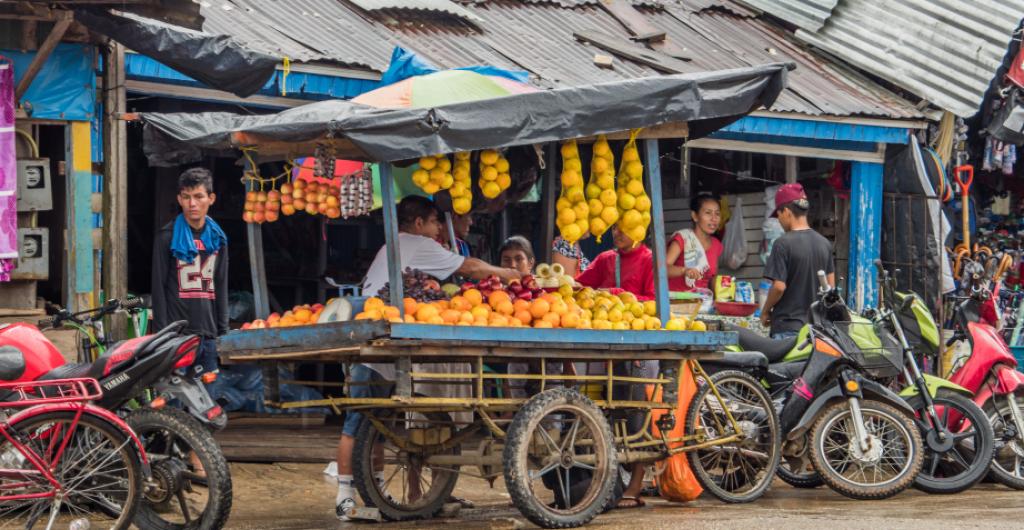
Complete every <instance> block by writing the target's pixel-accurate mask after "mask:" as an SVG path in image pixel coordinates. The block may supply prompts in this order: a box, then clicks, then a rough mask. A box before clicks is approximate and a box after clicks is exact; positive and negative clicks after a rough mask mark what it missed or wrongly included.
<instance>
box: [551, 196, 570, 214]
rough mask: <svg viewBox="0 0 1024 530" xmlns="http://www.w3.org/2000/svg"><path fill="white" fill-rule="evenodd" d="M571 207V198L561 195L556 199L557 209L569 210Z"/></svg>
mask: <svg viewBox="0 0 1024 530" xmlns="http://www.w3.org/2000/svg"><path fill="white" fill-rule="evenodd" d="M569 208H572V203H571V202H569V199H566V198H565V197H559V199H558V200H557V201H555V210H558V211H562V210H568V209H569Z"/></svg>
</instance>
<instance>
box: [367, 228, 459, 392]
mask: <svg viewBox="0 0 1024 530" xmlns="http://www.w3.org/2000/svg"><path fill="white" fill-rule="evenodd" d="M398 252H399V254H400V255H401V259H402V270H403V271H404V270H405V269H407V268H410V269H417V270H420V271H423V272H425V273H427V274H429V275H431V276H433V277H435V278H437V279H438V280H443V279H445V278H447V277H449V276H451V275H452V274H455V271H457V270H459V267H462V263H463V262H464V261H466V258H465V257H463V256H459V255H458V254H455V253H453V252H451V251H450V250H447V249H446V248H444V247H442V246H441V244H440V243H438V242H437V241H434V240H433V239H430V238H429V237H423V236H418V235H415V234H406V233H404V232H399V234H398ZM385 283H388V249H387V245H385V246H383V247H381V249H380V250H379V251H377V256H376V257H375V258H373V263H371V264H370V268H369V270H367V271H366V279H365V280H363V295H364V296H373V295H376V294H377V293H378V292H380V290H381V289H382V288H383V287H384V284H385ZM385 302H388V301H387V300H385ZM388 303H390V302H388ZM366 366H367V367H369V368H370V369H371V370H373V371H375V372H377V373H378V374H380V375H381V377H383V378H384V379H386V380H388V381H394V379H395V364H394V363H367V364H366Z"/></svg>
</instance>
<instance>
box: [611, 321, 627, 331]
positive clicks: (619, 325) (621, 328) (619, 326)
mask: <svg viewBox="0 0 1024 530" xmlns="http://www.w3.org/2000/svg"><path fill="white" fill-rule="evenodd" d="M612 329H614V330H617V331H626V330H628V329H629V324H627V323H625V322H614V323H612Z"/></svg>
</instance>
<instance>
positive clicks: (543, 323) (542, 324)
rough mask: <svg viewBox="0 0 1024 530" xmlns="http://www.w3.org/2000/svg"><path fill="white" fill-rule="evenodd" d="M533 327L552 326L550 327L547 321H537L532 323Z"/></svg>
mask: <svg viewBox="0 0 1024 530" xmlns="http://www.w3.org/2000/svg"><path fill="white" fill-rule="evenodd" d="M533 327H535V328H553V327H554V326H552V325H551V322H548V321H547V320H538V321H536V322H534V323H533Z"/></svg>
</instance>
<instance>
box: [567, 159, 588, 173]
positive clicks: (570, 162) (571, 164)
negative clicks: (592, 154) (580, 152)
mask: <svg viewBox="0 0 1024 530" xmlns="http://www.w3.org/2000/svg"><path fill="white" fill-rule="evenodd" d="M562 169H563V170H567V171H576V172H579V171H582V170H583V164H581V163H580V159H579V158H567V159H565V161H563V162H562Z"/></svg>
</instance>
